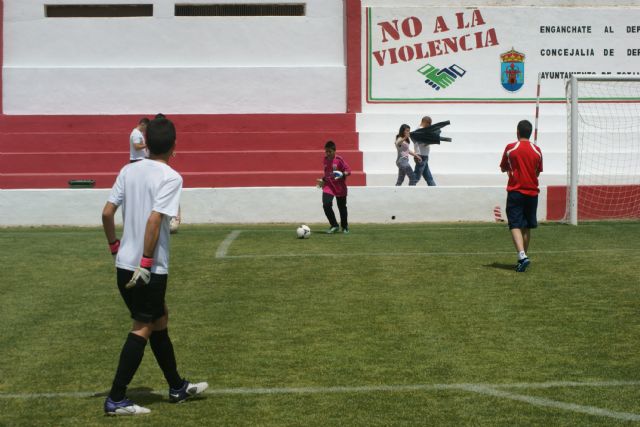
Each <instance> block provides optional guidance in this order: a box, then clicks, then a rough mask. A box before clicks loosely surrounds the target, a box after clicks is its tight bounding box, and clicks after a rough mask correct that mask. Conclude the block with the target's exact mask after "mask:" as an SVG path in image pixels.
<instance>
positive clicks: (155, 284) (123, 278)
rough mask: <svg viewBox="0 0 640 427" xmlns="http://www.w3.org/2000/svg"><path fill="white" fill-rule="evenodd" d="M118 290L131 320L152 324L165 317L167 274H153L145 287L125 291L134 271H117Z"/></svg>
mask: <svg viewBox="0 0 640 427" xmlns="http://www.w3.org/2000/svg"><path fill="white" fill-rule="evenodd" d="M117 274H118V290H119V291H120V295H121V296H122V299H123V300H124V303H125V304H126V305H127V308H128V309H129V312H130V313H131V318H132V319H134V320H137V321H138V322H142V323H151V322H153V321H155V320H157V319H159V318H161V317H162V316H164V315H165V309H164V307H165V304H164V295H165V293H166V292H167V278H168V276H167V275H166V274H154V273H151V280H150V281H149V284H147V285H145V286H137V287H135V288H132V289H125V285H126V284H127V283H129V280H131V277H132V276H133V271H129V270H124V269H122V268H118V269H117Z"/></svg>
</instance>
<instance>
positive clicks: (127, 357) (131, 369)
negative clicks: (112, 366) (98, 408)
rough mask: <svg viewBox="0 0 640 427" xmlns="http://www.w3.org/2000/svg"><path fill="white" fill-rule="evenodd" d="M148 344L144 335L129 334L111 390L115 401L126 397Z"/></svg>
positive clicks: (112, 398) (110, 395)
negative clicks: (128, 387)
mask: <svg viewBox="0 0 640 427" xmlns="http://www.w3.org/2000/svg"><path fill="white" fill-rule="evenodd" d="M146 345H147V340H146V339H144V338H143V337H141V336H139V335H136V334H134V333H132V332H130V333H129V335H127V340H126V341H125V342H124V346H122V352H121V353H120V362H118V369H116V376H115V378H114V379H113V385H112V386H111V391H110V392H109V397H110V398H111V400H113V401H114V402H120V401H121V400H122V399H124V398H125V395H126V392H127V386H128V385H129V383H130V382H131V380H132V379H133V376H134V375H135V374H136V371H137V370H138V366H140V362H142V357H143V356H144V348H145V346H146Z"/></svg>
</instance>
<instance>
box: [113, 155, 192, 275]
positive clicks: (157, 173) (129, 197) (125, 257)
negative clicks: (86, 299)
mask: <svg viewBox="0 0 640 427" xmlns="http://www.w3.org/2000/svg"><path fill="white" fill-rule="evenodd" d="M181 192H182V177H181V176H180V174H178V172H176V171H174V170H173V169H171V167H170V166H169V165H167V164H165V163H162V162H158V161H155V160H149V159H145V160H142V161H140V162H135V163H130V164H128V165H126V166H125V167H123V168H122V170H120V173H119V174H118V178H116V183H115V184H114V185H113V188H112V189H111V194H110V195H109V202H111V203H113V204H114V205H116V206H121V207H122V216H123V218H124V230H123V232H122V239H121V242H120V249H119V250H118V256H117V257H116V267H118V268H122V269H125V270H131V271H134V270H135V269H136V268H137V267H138V266H139V265H140V258H142V251H143V249H144V233H145V229H146V226H147V220H148V219H149V215H150V214H151V211H155V212H158V213H161V214H163V216H162V223H161V225H160V235H159V236H158V243H157V245H156V250H155V252H154V253H153V267H151V272H152V273H156V274H168V272H169V222H170V220H171V217H172V216H176V215H178V208H179V206H180V193H181Z"/></svg>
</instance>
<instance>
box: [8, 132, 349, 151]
mask: <svg viewBox="0 0 640 427" xmlns="http://www.w3.org/2000/svg"><path fill="white" fill-rule="evenodd" d="M130 133H131V130H130V129H129V130H127V131H120V132H88V133H77V132H57V133H51V132H25V133H16V132H13V133H3V134H0V152H4V153H29V152H85V153H91V152H105V151H118V152H120V151H122V150H128V149H129V134H130ZM329 140H332V141H334V142H335V143H336V145H337V146H338V150H339V151H342V150H357V149H358V135H357V134H356V133H355V132H344V131H292V132H290V131H286V132H181V133H179V134H178V140H177V151H178V152H184V151H232V150H247V151H249V152H250V151H252V150H280V151H282V150H292V151H294V150H313V149H315V150H324V144H325V142H327V141H329Z"/></svg>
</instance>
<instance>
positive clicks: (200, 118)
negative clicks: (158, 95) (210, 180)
mask: <svg viewBox="0 0 640 427" xmlns="http://www.w3.org/2000/svg"><path fill="white" fill-rule="evenodd" d="M154 115H155V113H153V112H152V113H141V114H139V115H104V116H100V115H90V116H89V115H87V116H82V115H77V116H76V115H58V116H53V115H52V116H19V115H14V116H7V115H4V116H0V129H2V132H50V133H54V132H101V131H106V132H113V131H114V130H118V129H120V130H128V131H129V132H130V131H131V129H133V128H134V127H135V126H136V124H137V123H138V120H140V118H141V117H143V116H146V117H149V118H153V116H154ZM167 117H168V118H169V119H171V120H172V121H173V122H174V124H175V125H176V130H177V131H178V137H180V132H211V131H215V132H271V131H275V132H285V131H296V130H297V131H328V130H330V131H345V132H346V131H354V130H355V115H354V114H168V115H167Z"/></svg>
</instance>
